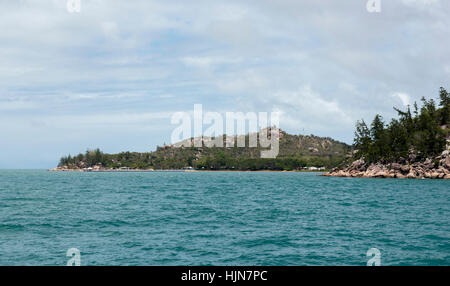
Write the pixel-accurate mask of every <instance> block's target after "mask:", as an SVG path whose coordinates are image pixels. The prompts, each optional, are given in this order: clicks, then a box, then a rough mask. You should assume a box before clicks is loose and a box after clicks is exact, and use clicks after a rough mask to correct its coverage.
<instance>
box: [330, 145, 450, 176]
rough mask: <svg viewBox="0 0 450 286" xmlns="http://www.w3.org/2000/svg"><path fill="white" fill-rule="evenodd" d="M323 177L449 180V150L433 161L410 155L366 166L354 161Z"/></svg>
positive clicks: (361, 161)
mask: <svg viewBox="0 0 450 286" xmlns="http://www.w3.org/2000/svg"><path fill="white" fill-rule="evenodd" d="M324 176H332V177H359V178H399V179H450V150H448V149H447V150H445V151H444V152H442V154H441V155H440V156H438V157H436V158H434V159H430V158H427V159H425V160H423V161H419V160H416V156H415V155H410V156H409V158H408V160H403V161H402V162H395V163H388V164H382V163H376V164H367V163H366V162H365V161H364V160H363V159H359V160H356V161H354V162H353V163H352V164H351V165H350V166H348V167H346V168H344V169H337V168H335V169H332V170H331V171H330V172H329V173H325V174H324Z"/></svg>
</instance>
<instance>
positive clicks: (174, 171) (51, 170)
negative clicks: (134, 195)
mask: <svg viewBox="0 0 450 286" xmlns="http://www.w3.org/2000/svg"><path fill="white" fill-rule="evenodd" d="M47 171H49V172H85V173H144V172H145V173H152V172H155V173H158V172H173V173H181V172H186V173H189V172H192V173H196V172H209V173H217V172H227V173H231V172H245V173H247V172H251V173H322V174H323V173H326V172H327V171H326V170H322V171H309V170H295V171H287V170H183V169H180V170H176V169H175V170H170V169H169V170H153V169H132V170H116V169H113V170H83V169H47Z"/></svg>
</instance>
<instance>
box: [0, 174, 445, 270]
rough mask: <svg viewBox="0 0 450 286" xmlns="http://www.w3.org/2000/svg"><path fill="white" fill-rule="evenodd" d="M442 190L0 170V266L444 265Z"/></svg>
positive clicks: (272, 177) (249, 177)
mask: <svg viewBox="0 0 450 286" xmlns="http://www.w3.org/2000/svg"><path fill="white" fill-rule="evenodd" d="M449 187H450V181H441V180H398V179H363V178H354V179H352V178H329V177H319V176H317V175H316V174H312V173H247V172H236V173H232V172H224V173H211V172H209V173H199V172H186V173H181V172H180V173H174V172H172V173H164V172H161V173H156V172H155V173H75V172H68V173H62V172H47V171H41V170H38V171H9V170H0V265H65V264H66V263H67V260H68V259H69V258H68V257H66V251H67V250H68V249H69V248H77V249H79V250H80V251H81V264H82V265H365V264H366V262H367V260H368V257H366V252H367V250H368V249H369V248H373V247H375V248H378V249H379V250H380V252H381V264H382V265H450V188H449Z"/></svg>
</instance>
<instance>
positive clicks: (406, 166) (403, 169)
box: [401, 165, 411, 173]
mask: <svg viewBox="0 0 450 286" xmlns="http://www.w3.org/2000/svg"><path fill="white" fill-rule="evenodd" d="M401 169H402V172H403V173H407V172H409V170H410V169H411V167H410V166H409V165H403V166H402V167H401Z"/></svg>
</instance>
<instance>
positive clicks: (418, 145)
mask: <svg viewBox="0 0 450 286" xmlns="http://www.w3.org/2000/svg"><path fill="white" fill-rule="evenodd" d="M439 99H440V100H439V104H436V102H435V101H434V100H433V99H430V100H427V99H425V98H424V97H422V99H421V102H422V105H421V107H420V108H419V107H418V104H417V102H414V105H413V107H412V110H411V107H410V106H408V107H407V109H406V110H400V109H398V108H394V109H395V111H397V113H398V118H397V119H392V120H391V121H390V122H389V123H385V122H384V120H383V118H382V116H381V115H379V114H377V115H376V116H375V118H374V119H373V121H372V123H371V124H370V126H368V125H367V124H366V122H364V120H360V121H358V122H357V123H356V131H355V138H354V148H355V149H356V150H357V151H356V153H355V157H356V158H364V160H365V161H366V162H368V163H373V162H381V163H386V162H402V161H404V160H406V159H407V158H409V157H410V156H414V157H416V159H417V160H423V159H425V158H434V157H435V156H436V155H438V154H440V153H441V152H442V151H443V150H444V148H445V145H446V138H447V136H448V134H449V126H450V94H449V93H448V92H447V91H446V90H445V89H444V88H443V87H441V88H440V91H439Z"/></svg>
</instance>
